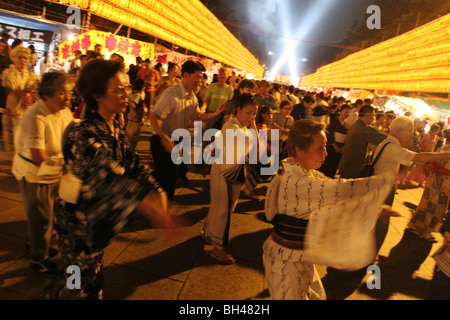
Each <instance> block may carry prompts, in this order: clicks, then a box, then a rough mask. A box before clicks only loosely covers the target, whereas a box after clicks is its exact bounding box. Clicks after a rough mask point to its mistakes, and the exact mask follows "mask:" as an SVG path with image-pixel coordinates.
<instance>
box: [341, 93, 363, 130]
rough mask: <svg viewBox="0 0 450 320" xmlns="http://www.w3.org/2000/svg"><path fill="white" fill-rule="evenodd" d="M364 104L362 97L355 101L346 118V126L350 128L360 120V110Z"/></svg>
mask: <svg viewBox="0 0 450 320" xmlns="http://www.w3.org/2000/svg"><path fill="white" fill-rule="evenodd" d="M363 105H364V101H362V100H361V99H358V100H356V101H355V104H354V106H353V109H352V110H350V114H349V115H348V117H347V119H345V126H346V127H347V128H350V127H351V125H352V124H354V123H355V122H356V121H357V120H358V117H359V110H361V108H362V106H363Z"/></svg>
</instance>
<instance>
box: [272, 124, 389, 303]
mask: <svg viewBox="0 0 450 320" xmlns="http://www.w3.org/2000/svg"><path fill="white" fill-rule="evenodd" d="M324 129H325V128H324V124H323V123H319V122H316V121H313V120H298V121H296V122H294V124H292V126H291V127H290V131H289V138H288V150H289V155H290V156H291V157H289V158H287V159H285V160H284V161H283V167H284V171H283V173H282V174H281V175H276V176H275V177H274V179H273V180H272V182H271V184H270V185H269V188H268V190H267V194H266V203H265V214H266V217H267V219H268V221H271V222H272V223H273V224H274V229H273V232H272V234H271V235H270V236H269V238H267V240H266V241H265V242H264V245H263V251H264V253H263V263H264V268H265V277H266V281H267V285H268V289H269V292H270V295H271V298H273V299H285V300H303V299H308V300H309V299H325V298H326V294H325V290H324V288H323V285H322V282H321V279H320V276H319V274H318V272H317V270H316V268H315V266H314V264H320V265H328V266H333V267H337V268H339V269H343V270H350V269H355V268H358V267H359V268H360V267H364V266H367V265H369V264H371V263H373V261H374V259H375V257H376V251H375V236H374V227H375V223H376V220H377V219H378V214H379V208H380V206H381V204H382V202H383V200H384V198H385V197H386V195H387V193H388V192H389V183H390V182H392V181H393V180H394V176H393V175H392V177H390V178H389V177H386V176H378V177H371V178H365V179H351V180H350V179H349V180H344V179H331V178H329V177H326V176H325V175H324V174H323V173H321V172H319V171H317V169H319V168H320V167H321V166H322V164H323V163H324V161H325V157H326V156H327V151H326V145H327V138H326V134H325V130H324ZM386 184H387V186H385V185H386Z"/></svg>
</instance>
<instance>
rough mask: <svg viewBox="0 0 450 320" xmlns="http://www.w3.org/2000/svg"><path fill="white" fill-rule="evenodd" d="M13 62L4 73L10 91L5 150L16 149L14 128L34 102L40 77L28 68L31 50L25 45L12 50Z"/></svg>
mask: <svg viewBox="0 0 450 320" xmlns="http://www.w3.org/2000/svg"><path fill="white" fill-rule="evenodd" d="M10 55H11V60H12V62H13V64H12V65H11V66H10V67H9V68H8V69H6V70H4V71H3V73H2V86H3V87H5V88H8V89H9V90H11V91H10V93H9V94H8V97H7V98H6V111H5V114H4V115H3V139H4V143H5V150H6V151H8V152H12V151H14V128H15V124H16V121H17V120H18V119H19V118H20V117H22V115H23V113H24V112H25V110H26V109H27V108H28V107H29V106H31V105H32V104H33V103H34V92H35V91H36V88H37V85H38V83H39V81H40V78H39V77H38V76H37V75H35V74H34V73H32V72H30V71H28V70H27V66H28V65H29V63H30V57H31V51H30V49H28V48H24V47H23V46H17V47H15V48H14V49H13V50H11V54H10Z"/></svg>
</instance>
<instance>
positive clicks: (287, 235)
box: [271, 214, 308, 250]
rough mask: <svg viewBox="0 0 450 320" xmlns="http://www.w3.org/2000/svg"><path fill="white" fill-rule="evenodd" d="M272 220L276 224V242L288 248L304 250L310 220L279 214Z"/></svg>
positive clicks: (273, 237) (273, 235) (274, 230)
mask: <svg viewBox="0 0 450 320" xmlns="http://www.w3.org/2000/svg"><path fill="white" fill-rule="evenodd" d="M271 222H272V224H273V226H274V229H273V232H272V239H273V240H274V241H275V242H276V243H278V244H279V245H281V246H283V247H286V248H290V249H296V250H303V246H304V239H305V233H306V227H307V226H308V220H305V219H300V218H295V217H292V216H288V215H285V214H277V215H276V216H275V218H274V219H273V220H272V221H271Z"/></svg>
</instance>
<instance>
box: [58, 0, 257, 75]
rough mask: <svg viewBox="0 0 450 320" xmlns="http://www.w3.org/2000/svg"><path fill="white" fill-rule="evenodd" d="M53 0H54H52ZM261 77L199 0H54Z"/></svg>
mask: <svg viewBox="0 0 450 320" xmlns="http://www.w3.org/2000/svg"><path fill="white" fill-rule="evenodd" d="M53 2H54V1H53ZM58 2H59V3H62V4H65V5H71V6H78V7H79V8H80V9H83V10H88V12H90V13H92V14H95V15H98V16H100V17H103V18H106V19H109V20H112V21H115V22H117V23H120V24H123V25H125V26H128V27H130V28H133V29H136V30H139V31H141V32H143V33H146V34H149V35H152V36H154V37H156V38H158V39H162V40H165V41H168V42H170V43H174V44H176V45H178V46H180V47H183V48H186V49H188V50H191V51H193V52H196V53H198V54H201V55H204V56H206V57H209V58H211V59H214V60H217V61H219V62H221V63H224V64H227V65H230V66H232V67H234V68H237V69H240V70H244V71H246V72H249V73H252V74H254V75H256V76H258V77H261V76H262V73H263V70H264V69H263V67H261V66H260V65H259V62H258V60H257V59H256V58H255V57H254V56H253V55H252V54H251V53H250V52H249V51H248V50H247V49H246V48H245V47H244V46H243V45H242V44H241V43H240V42H239V40H238V39H236V38H235V37H234V36H233V35H232V34H231V32H230V31H229V30H228V29H227V28H226V27H225V26H224V25H223V24H222V23H221V22H220V21H219V20H218V19H217V18H216V17H215V16H214V15H213V14H212V13H211V12H210V11H209V10H208V9H207V8H206V7H205V6H204V5H203V4H202V3H201V2H200V1H199V0H58Z"/></svg>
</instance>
